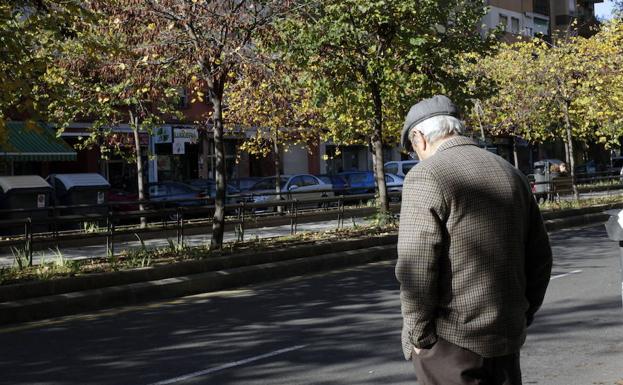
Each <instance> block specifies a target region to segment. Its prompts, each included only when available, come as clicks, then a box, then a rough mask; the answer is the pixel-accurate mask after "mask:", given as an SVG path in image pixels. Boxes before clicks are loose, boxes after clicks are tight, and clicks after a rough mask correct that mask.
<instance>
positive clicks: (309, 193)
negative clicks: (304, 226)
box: [249, 174, 334, 211]
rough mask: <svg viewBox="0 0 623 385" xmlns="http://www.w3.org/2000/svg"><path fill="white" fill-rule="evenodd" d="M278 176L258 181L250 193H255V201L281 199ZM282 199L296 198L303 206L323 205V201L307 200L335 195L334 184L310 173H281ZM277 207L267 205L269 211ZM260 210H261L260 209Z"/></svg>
mask: <svg viewBox="0 0 623 385" xmlns="http://www.w3.org/2000/svg"><path fill="white" fill-rule="evenodd" d="M276 179H277V177H274V176H270V177H266V178H263V179H261V180H260V181H258V182H257V183H256V184H255V185H253V187H251V189H250V190H249V193H251V194H253V202H255V203H271V202H277V201H279V200H280V199H279V196H278V195H277V193H276V192H275V185H276ZM279 179H280V183H281V200H285V199H296V200H298V201H300V202H302V205H303V206H311V207H322V206H323V205H322V203H319V202H311V203H310V204H305V202H306V201H313V200H318V199H320V198H327V197H333V196H334V194H333V191H332V188H333V186H332V185H330V184H328V183H325V182H323V181H322V180H320V179H319V178H317V177H315V176H313V175H310V174H296V175H281V176H280V177H279ZM274 210H275V207H274V206H273V207H267V211H274ZM258 211H260V210H258Z"/></svg>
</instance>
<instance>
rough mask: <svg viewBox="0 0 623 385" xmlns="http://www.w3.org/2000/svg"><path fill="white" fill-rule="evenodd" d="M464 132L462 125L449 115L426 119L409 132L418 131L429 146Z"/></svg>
mask: <svg viewBox="0 0 623 385" xmlns="http://www.w3.org/2000/svg"><path fill="white" fill-rule="evenodd" d="M464 130H465V128H464V126H463V123H462V122H461V121H460V120H459V119H457V118H455V117H454V116H450V115H438V116H433V117H432V118H428V119H426V120H424V121H422V122H420V123H418V124H416V125H415V127H413V129H412V130H411V132H415V131H420V132H421V133H422V135H424V137H425V138H426V141H427V142H428V143H430V144H433V143H435V142H436V141H438V140H439V139H442V138H445V137H446V136H450V135H460V134H462V133H463V131H464Z"/></svg>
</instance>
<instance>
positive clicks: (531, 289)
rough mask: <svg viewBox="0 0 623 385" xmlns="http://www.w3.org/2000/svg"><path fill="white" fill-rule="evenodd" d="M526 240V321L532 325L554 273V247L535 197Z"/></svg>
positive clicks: (531, 204) (531, 206)
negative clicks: (552, 247) (551, 244)
mask: <svg viewBox="0 0 623 385" xmlns="http://www.w3.org/2000/svg"><path fill="white" fill-rule="evenodd" d="M529 226H530V228H529V231H528V238H527V240H526V241H527V242H526V259H525V261H526V264H525V272H526V299H527V300H528V304H529V307H528V311H527V312H526V323H527V324H528V325H530V324H531V323H532V321H533V320H534V314H535V313H536V312H537V310H539V308H540V307H541V304H542V303H543V299H544V298H545V291H546V290H547V285H549V280H550V277H551V273H552V249H551V247H550V244H549V237H548V236H547V231H546V230H545V225H544V224H543V217H542V216H541V212H540V211H539V206H538V205H537V203H536V201H535V200H534V198H531V199H530V221H529Z"/></svg>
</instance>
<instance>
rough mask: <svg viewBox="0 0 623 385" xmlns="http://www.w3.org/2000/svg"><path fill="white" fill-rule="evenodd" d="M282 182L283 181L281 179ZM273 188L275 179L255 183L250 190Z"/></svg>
mask: <svg viewBox="0 0 623 385" xmlns="http://www.w3.org/2000/svg"><path fill="white" fill-rule="evenodd" d="M282 181H283V179H282ZM274 188H275V178H267V179H264V180H261V181H259V182H257V183H256V184H255V185H253V187H251V190H270V189H274Z"/></svg>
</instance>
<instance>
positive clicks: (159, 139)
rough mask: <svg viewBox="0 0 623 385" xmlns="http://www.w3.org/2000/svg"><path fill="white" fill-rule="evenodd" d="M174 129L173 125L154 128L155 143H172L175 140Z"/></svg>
mask: <svg viewBox="0 0 623 385" xmlns="http://www.w3.org/2000/svg"><path fill="white" fill-rule="evenodd" d="M172 131H173V129H172V128H171V127H166V126H164V127H158V128H156V129H155V130H154V135H153V138H154V143H155V144H159V143H171V141H172V140H173V134H172Z"/></svg>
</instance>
